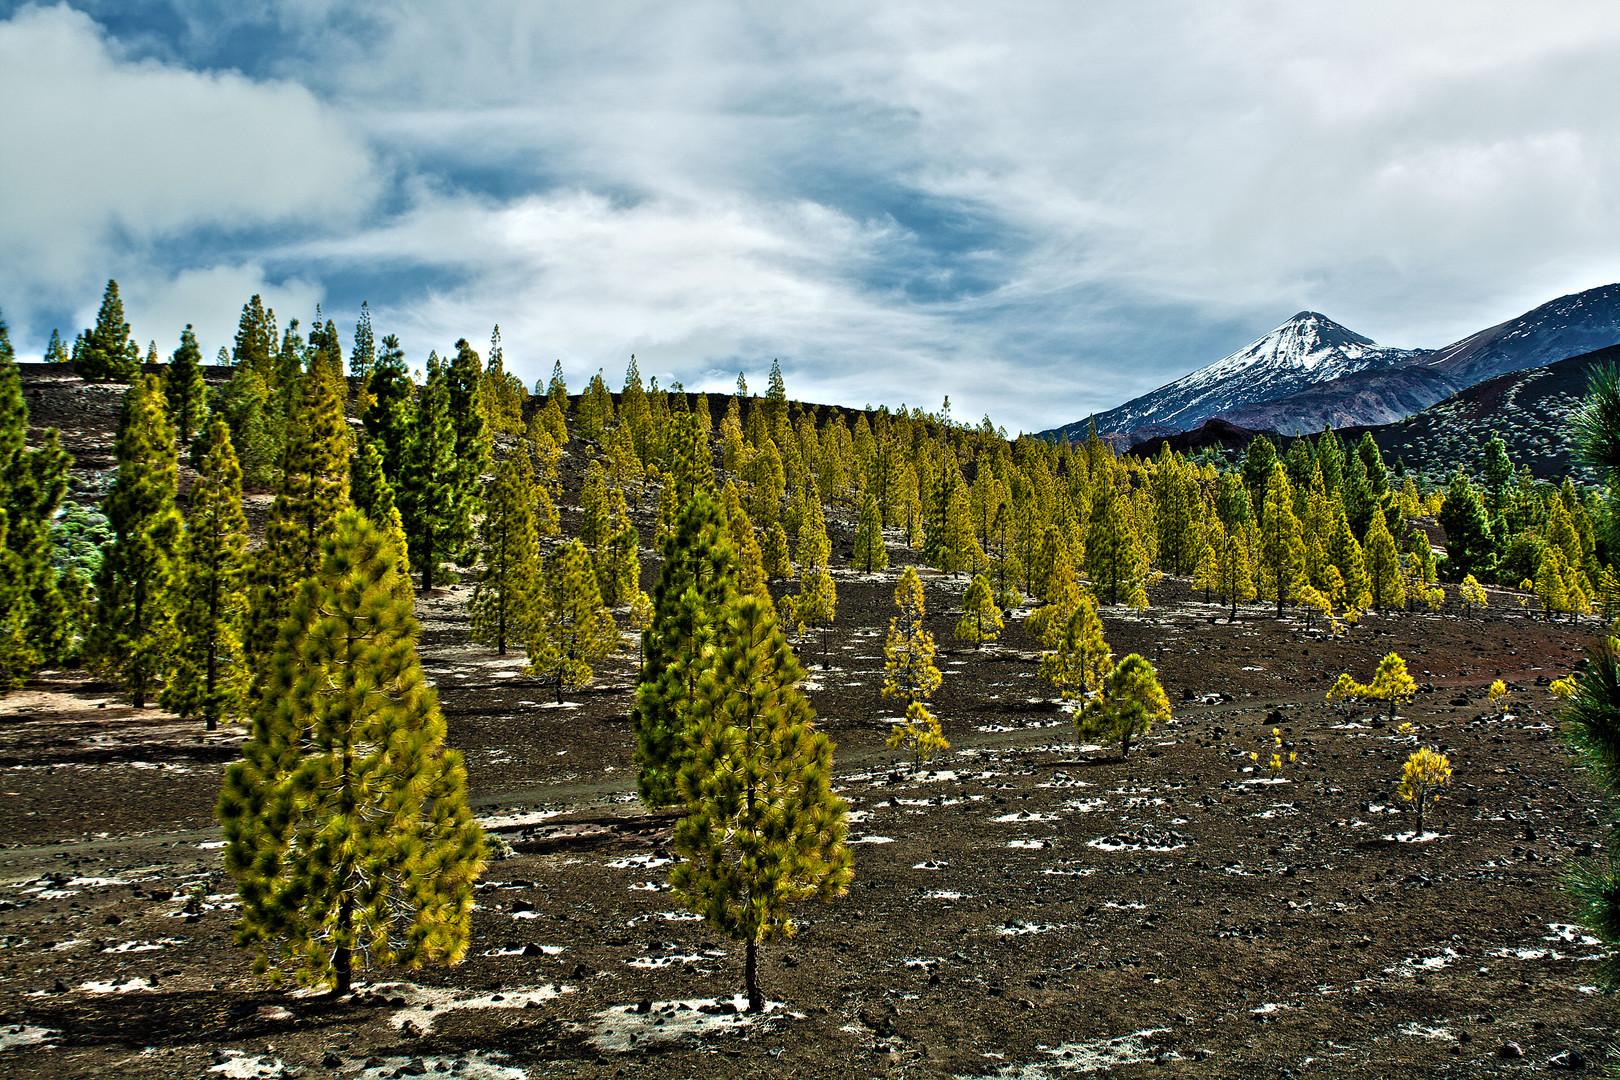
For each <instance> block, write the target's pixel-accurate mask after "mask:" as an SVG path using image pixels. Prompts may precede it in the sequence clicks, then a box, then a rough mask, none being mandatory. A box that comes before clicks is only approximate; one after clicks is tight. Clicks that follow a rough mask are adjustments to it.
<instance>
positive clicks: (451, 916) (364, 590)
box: [219, 510, 484, 994]
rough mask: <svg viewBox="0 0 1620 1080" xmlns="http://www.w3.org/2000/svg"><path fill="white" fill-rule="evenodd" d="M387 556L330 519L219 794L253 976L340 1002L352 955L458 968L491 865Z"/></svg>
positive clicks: (366, 532) (348, 515) (347, 521)
mask: <svg viewBox="0 0 1620 1080" xmlns="http://www.w3.org/2000/svg"><path fill="white" fill-rule="evenodd" d="M390 546H391V545H390V543H389V541H388V539H387V537H386V536H385V535H384V534H383V533H382V532H380V531H379V530H377V529H376V528H374V527H372V525H371V523H370V522H368V521H367V520H366V519H365V515H363V514H361V513H360V512H358V511H355V510H349V511H347V512H345V513H344V514H342V515H341V516H340V517H339V518H338V519H337V520H336V521H335V522H334V524H333V529H332V531H331V533H330V534H329V535H328V536H326V537H325V538H324V539H323V541H322V545H321V547H322V551H321V559H320V563H319V567H318V571H317V573H316V574H315V575H314V576H312V577H310V578H308V579H306V580H305V581H304V582H303V583H302V584H301V585H300V586H299V594H298V597H297V599H296V601H295V602H294V604H293V606H292V609H291V612H290V615H289V618H288V619H287V622H286V624H285V625H284V627H283V628H282V633H281V636H280V639H279V640H278V642H277V646H276V650H275V654H274V657H273V660H272V663H271V667H270V675H269V679H268V692H267V693H266V694H265V695H264V696H263V698H262V699H261V700H260V703H259V706H258V709H257V711H256V712H255V714H254V717H253V724H252V730H251V734H250V737H249V739H248V741H247V743H246V745H245V746H244V748H243V760H241V761H239V762H237V763H235V764H233V765H232V766H231V767H230V769H229V770H227V772H226V776H225V785H224V789H223V791H222V792H221V793H220V799H219V816H220V820H221V821H222V822H223V824H224V827H225V841H226V846H225V868H226V869H227V870H228V871H229V872H230V873H231V874H232V875H233V876H234V877H235V878H236V879H237V885H238V888H239V890H240V892H241V897H242V917H241V919H239V920H238V921H237V923H236V925H235V927H234V928H233V932H234V936H235V939H236V943H237V944H238V945H239V946H241V947H243V948H249V949H252V950H254V951H255V953H256V954H257V955H256V956H255V958H254V969H255V971H256V972H257V973H259V974H268V975H269V977H270V978H271V979H272V980H276V981H279V979H280V978H281V977H282V974H283V969H287V968H291V969H292V970H293V973H294V976H295V978H296V979H297V980H298V982H300V983H302V984H304V985H307V986H313V985H320V984H326V985H330V986H331V987H332V988H333V990H334V992H335V993H338V994H345V993H347V992H348V991H349V989H350V987H351V985H352V979H353V972H354V966H355V961H356V960H357V959H358V960H359V961H360V963H361V964H362V966H363V965H365V964H366V963H367V962H368V961H369V962H371V963H375V964H403V965H406V966H408V967H417V966H420V965H421V964H422V963H424V962H430V961H433V962H440V961H442V962H445V963H452V964H453V963H456V962H458V961H460V960H461V958H462V957H463V956H464V955H465V954H466V950H467V945H468V922H469V917H470V914H471V910H472V903H473V883H474V881H475V880H476V879H477V876H478V873H479V871H480V870H481V869H482V868H483V865H484V841H483V833H482V830H480V829H479V827H478V824H477V823H476V822H475V821H474V820H473V818H472V814H471V812H470V811H469V809H468V807H467V774H466V770H465V768H464V767H463V766H462V763H461V755H460V754H458V753H457V752H456V751H454V750H449V749H447V748H446V747H445V746H444V735H445V727H444V717H443V716H442V715H441V714H440V712H439V705H438V699H437V696H436V695H435V693H434V691H433V689H432V687H430V686H428V685H427V684H426V681H425V680H424V678H423V676H422V665H421V661H420V660H419V659H418V658H417V652H416V635H417V623H416V620H415V619H414V618H413V617H412V615H411V606H410V601H409V599H407V598H405V597H404V596H402V590H401V589H400V588H399V583H398V582H396V581H395V580H394V577H395V575H396V570H395V567H396V566H397V565H398V553H397V552H394V551H392V550H390Z"/></svg>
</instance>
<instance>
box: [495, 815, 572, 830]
mask: <svg viewBox="0 0 1620 1080" xmlns="http://www.w3.org/2000/svg"><path fill="white" fill-rule="evenodd" d="M566 813H568V811H566V810H525V811H517V810H514V811H512V812H511V813H504V814H484V815H481V816H480V817H478V818H477V821H478V824H480V825H482V826H483V827H484V828H486V829H520V828H522V827H523V826H525V825H538V824H540V823H541V822H542V821H547V820H549V819H551V818H554V817H557V816H558V815H561V814H566Z"/></svg>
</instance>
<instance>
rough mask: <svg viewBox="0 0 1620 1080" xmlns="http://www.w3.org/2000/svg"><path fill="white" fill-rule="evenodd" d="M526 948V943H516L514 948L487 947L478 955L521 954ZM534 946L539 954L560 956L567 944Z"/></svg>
mask: <svg viewBox="0 0 1620 1080" xmlns="http://www.w3.org/2000/svg"><path fill="white" fill-rule="evenodd" d="M528 948H529V947H528V946H527V945H518V946H516V947H514V948H511V949H489V950H487V951H486V952H483V953H481V954H480V955H482V956H522V955H523V954H524V952H525V951H527V949H528ZM535 948H537V949H539V950H540V953H541V955H543V956H561V955H562V954H563V953H564V952H567V951H568V946H566V945H536V946H535Z"/></svg>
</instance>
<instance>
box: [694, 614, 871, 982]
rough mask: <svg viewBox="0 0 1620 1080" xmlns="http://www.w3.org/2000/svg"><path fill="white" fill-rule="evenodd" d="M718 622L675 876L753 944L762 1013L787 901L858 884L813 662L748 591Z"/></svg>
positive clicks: (715, 919)
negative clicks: (815, 704)
mask: <svg viewBox="0 0 1620 1080" xmlns="http://www.w3.org/2000/svg"><path fill="white" fill-rule="evenodd" d="M718 629H719V633H718V640H717V642H716V651H715V658H714V662H713V664H712V665H711V666H710V667H709V669H708V670H706V671H705V672H704V674H703V678H702V680H701V683H700V685H699V687H698V692H697V694H696V696H695V699H694V701H693V705H692V732H693V734H692V739H691V752H690V760H689V761H687V762H686V764H685V765H684V767H683V768H682V769H681V773H680V788H681V795H682V798H683V800H684V801H685V804H686V815H685V816H684V817H683V818H682V819H681V821H680V823H679V824H678V825H677V826H676V829H675V839H674V846H675V850H676V851H677V852H678V853H679V854H680V856H681V861H680V862H679V863H677V864H676V866H675V868H674V869H673V871H672V872H671V875H670V881H671V884H672V886H673V887H674V889H675V891H676V893H677V895H679V896H680V897H681V898H682V899H683V900H684V901H685V902H686V903H687V905H688V906H689V907H690V908H691V910H692V911H694V912H696V913H697V914H699V915H701V916H703V918H704V920H705V921H706V922H707V923H708V924H709V925H710V926H713V927H714V928H715V929H717V930H720V931H722V932H724V933H725V934H727V935H728V936H730V937H731V938H732V939H733V940H740V941H742V942H744V943H745V947H746V959H745V961H744V989H745V992H746V994H747V996H748V1009H749V1011H750V1012H756V1013H757V1012H760V1011H762V1010H763V1009H764V1008H765V995H764V992H763V991H762V990H761V988H760V983H759V960H758V953H759V946H760V945H761V944H764V943H767V942H771V941H775V940H778V939H779V938H783V937H787V936H789V935H791V934H792V933H793V930H794V926H793V921H792V918H791V916H790V905H792V904H795V903H798V902H800V901H804V900H809V899H820V900H831V899H832V898H834V897H836V896H841V895H843V894H844V892H845V891H847V890H848V888H849V883H850V881H851V879H852V878H853V876H854V870H853V861H852V859H851V858H850V853H849V849H848V847H846V846H845V844H844V835H845V827H846V826H845V820H846V819H845V815H846V813H847V811H848V806H847V805H846V804H845V803H844V801H843V800H842V799H840V798H839V797H838V796H836V795H834V794H833V793H832V790H831V786H830V775H831V772H832V752H833V745H832V743H831V742H830V741H828V739H827V737H826V736H825V735H823V734H821V733H820V732H818V731H816V730H815V727H814V720H815V711H814V710H813V709H812V708H811V707H810V705H809V703H808V702H807V701H806V700H805V698H804V695H803V694H801V693H800V692H799V691H798V689H797V686H798V684H799V683H800V682H802V681H803V680H804V678H805V673H804V669H803V668H802V667H800V666H799V663H798V660H797V659H796V658H795V657H794V655H793V652H792V650H790V649H789V648H788V646H787V642H786V641H785V640H784V639H783V636H782V632H781V630H780V629H779V628H778V627H777V625H776V620H775V617H774V615H773V613H772V611H771V606H770V604H769V603H767V602H766V601H764V600H762V599H761V598H759V597H757V596H752V595H744V596H740V597H738V598H737V599H736V600H735V601H734V602H732V603H729V604H727V605H726V606H725V607H724V608H723V609H722V612H721V618H720V620H719V627H718Z"/></svg>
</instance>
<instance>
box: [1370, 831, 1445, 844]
mask: <svg viewBox="0 0 1620 1080" xmlns="http://www.w3.org/2000/svg"><path fill="white" fill-rule="evenodd" d="M1379 839H1381V840H1399V841H1400V842H1401V843H1403V844H1427V843H1429V842H1431V841H1434V840H1438V839H1440V834H1439V833H1437V832H1426V833H1424V834H1423V835H1422V836H1414V835H1412V834H1411V833H1409V832H1403V833H1385V834H1384V835H1383V836H1382V837H1380V838H1379Z"/></svg>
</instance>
